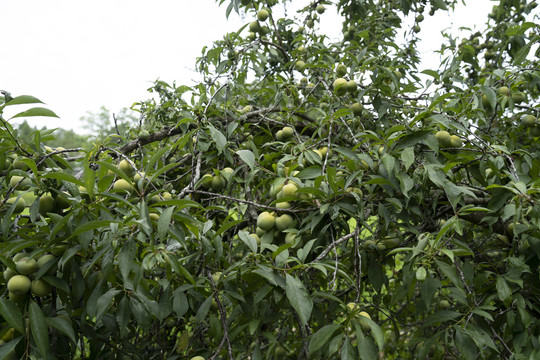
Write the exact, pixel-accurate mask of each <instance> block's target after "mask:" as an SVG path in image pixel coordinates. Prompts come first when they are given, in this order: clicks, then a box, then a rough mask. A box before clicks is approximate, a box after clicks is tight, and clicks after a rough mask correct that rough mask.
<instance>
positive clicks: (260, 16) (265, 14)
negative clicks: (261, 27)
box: [257, 9, 270, 21]
mask: <svg viewBox="0 0 540 360" xmlns="http://www.w3.org/2000/svg"><path fill="white" fill-rule="evenodd" d="M268 16H270V13H269V12H268V10H265V9H262V10H260V11H259V12H258V13H257V19H258V20H259V21H266V19H268Z"/></svg>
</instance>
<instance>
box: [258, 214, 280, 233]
mask: <svg viewBox="0 0 540 360" xmlns="http://www.w3.org/2000/svg"><path fill="white" fill-rule="evenodd" d="M275 221H276V218H275V217H274V215H272V214H270V213H269V212H268V211H263V212H262V213H260V214H259V216H258V217H257V227H258V228H260V229H262V230H264V231H269V230H271V229H272V228H273V227H274V223H275Z"/></svg>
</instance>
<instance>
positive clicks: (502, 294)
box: [495, 276, 512, 303]
mask: <svg viewBox="0 0 540 360" xmlns="http://www.w3.org/2000/svg"><path fill="white" fill-rule="evenodd" d="M495 286H496V287H497V295H499V299H501V301H502V302H504V303H506V301H507V300H510V298H511V296H512V289H510V286H509V285H508V283H507V282H506V280H505V279H504V278H503V277H502V276H499V277H498V278H497V282H496V284H495Z"/></svg>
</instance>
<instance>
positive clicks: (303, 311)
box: [285, 274, 313, 326]
mask: <svg viewBox="0 0 540 360" xmlns="http://www.w3.org/2000/svg"><path fill="white" fill-rule="evenodd" d="M286 284H287V286H286V288H285V293H286V294H287V298H288V299H289V301H290V303H291V305H292V307H293V308H294V309H295V310H296V312H297V313H298V316H299V317H300V323H301V325H302V326H304V325H306V324H307V322H308V320H309V318H310V316H311V310H312V309H313V301H312V300H311V297H310V296H309V293H308V291H307V290H306V288H305V287H304V284H303V283H302V282H301V281H300V280H298V279H297V278H295V277H292V276H291V275H289V274H286Z"/></svg>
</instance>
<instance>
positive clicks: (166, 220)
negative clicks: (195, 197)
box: [157, 206, 175, 239]
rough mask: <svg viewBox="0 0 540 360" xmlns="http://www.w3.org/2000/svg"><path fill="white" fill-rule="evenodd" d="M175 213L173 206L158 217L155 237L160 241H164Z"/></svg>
mask: <svg viewBox="0 0 540 360" xmlns="http://www.w3.org/2000/svg"><path fill="white" fill-rule="evenodd" d="M174 211H175V207H174V206H169V207H167V208H166V209H165V210H163V212H162V213H161V214H160V215H159V220H158V224H157V236H158V238H160V239H165V237H166V235H167V231H168V230H169V227H170V225H171V218H172V215H173V213H174Z"/></svg>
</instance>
